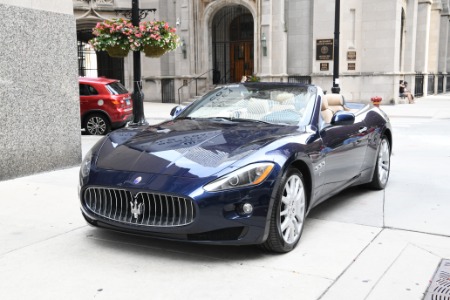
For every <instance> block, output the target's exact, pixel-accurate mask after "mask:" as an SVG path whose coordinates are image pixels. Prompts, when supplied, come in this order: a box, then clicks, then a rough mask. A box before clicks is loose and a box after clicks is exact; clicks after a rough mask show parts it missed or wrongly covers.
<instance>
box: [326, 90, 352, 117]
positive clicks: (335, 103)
mask: <svg viewBox="0 0 450 300" xmlns="http://www.w3.org/2000/svg"><path fill="white" fill-rule="evenodd" d="M325 98H326V99H327V102H328V108H329V109H331V110H332V111H333V113H336V112H337V111H340V110H347V109H345V107H344V98H343V96H342V95H341V94H326V95H325Z"/></svg>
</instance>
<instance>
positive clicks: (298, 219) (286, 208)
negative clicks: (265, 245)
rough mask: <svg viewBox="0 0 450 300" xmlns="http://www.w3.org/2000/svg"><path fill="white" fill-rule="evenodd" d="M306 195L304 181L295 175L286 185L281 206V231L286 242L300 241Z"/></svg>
mask: <svg viewBox="0 0 450 300" xmlns="http://www.w3.org/2000/svg"><path fill="white" fill-rule="evenodd" d="M305 207H306V194H305V188H304V186H303V181H302V179H301V178H300V177H299V176H298V175H297V174H293V175H292V176H290V177H289V178H288V180H287V181H286V184H285V185H284V190H283V195H282V197H281V206H280V218H279V220H280V227H279V228H280V230H281V235H282V237H283V240H284V242H286V243H288V244H293V243H296V242H297V241H298V239H299V238H300V234H301V232H302V227H303V221H304V218H305Z"/></svg>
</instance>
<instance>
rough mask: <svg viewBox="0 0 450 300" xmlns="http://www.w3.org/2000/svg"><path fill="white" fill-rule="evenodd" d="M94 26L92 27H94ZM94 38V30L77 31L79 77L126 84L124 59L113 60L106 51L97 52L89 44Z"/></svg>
mask: <svg viewBox="0 0 450 300" xmlns="http://www.w3.org/2000/svg"><path fill="white" fill-rule="evenodd" d="M94 26H95V25H93V26H92V27H94ZM91 38H93V35H92V28H89V29H79V30H77V46H78V75H79V76H87V77H100V76H104V77H107V78H113V79H118V80H120V82H122V84H125V76H124V59H123V58H112V57H110V56H109V55H108V53H106V51H99V52H95V51H94V49H93V48H92V47H91V46H90V45H89V44H88V41H89V40H90V39H91Z"/></svg>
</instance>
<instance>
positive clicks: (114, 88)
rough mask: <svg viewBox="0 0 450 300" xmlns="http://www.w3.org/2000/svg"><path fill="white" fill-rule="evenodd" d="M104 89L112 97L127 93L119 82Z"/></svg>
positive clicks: (109, 84) (112, 83)
mask: <svg viewBox="0 0 450 300" xmlns="http://www.w3.org/2000/svg"><path fill="white" fill-rule="evenodd" d="M106 88H107V89H108V91H109V92H110V93H111V94H113V95H122V94H127V93H128V91H127V89H126V88H125V87H124V86H123V85H122V84H121V83H120V82H119V81H115V82H111V83H108V84H107V85H106Z"/></svg>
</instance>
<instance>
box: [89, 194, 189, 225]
mask: <svg viewBox="0 0 450 300" xmlns="http://www.w3.org/2000/svg"><path fill="white" fill-rule="evenodd" d="M83 195H84V197H83V200H84V203H85V206H86V207H87V208H88V209H89V210H90V211H91V212H93V213H94V214H96V215H97V216H100V217H103V218H106V219H109V220H112V221H116V222H120V223H125V224H131V225H139V226H154V227H175V226H183V225H188V224H191V223H192V222H193V221H194V218H195V210H194V204H193V203H192V201H191V200H190V199H186V198H182V197H175V196H170V195H164V194H157V193H143V192H139V193H137V194H136V195H134V196H133V194H132V193H131V192H130V191H128V190H124V189H110V188H96V187H95V188H94V187H90V188H87V189H86V190H85V191H84V194H83Z"/></svg>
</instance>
